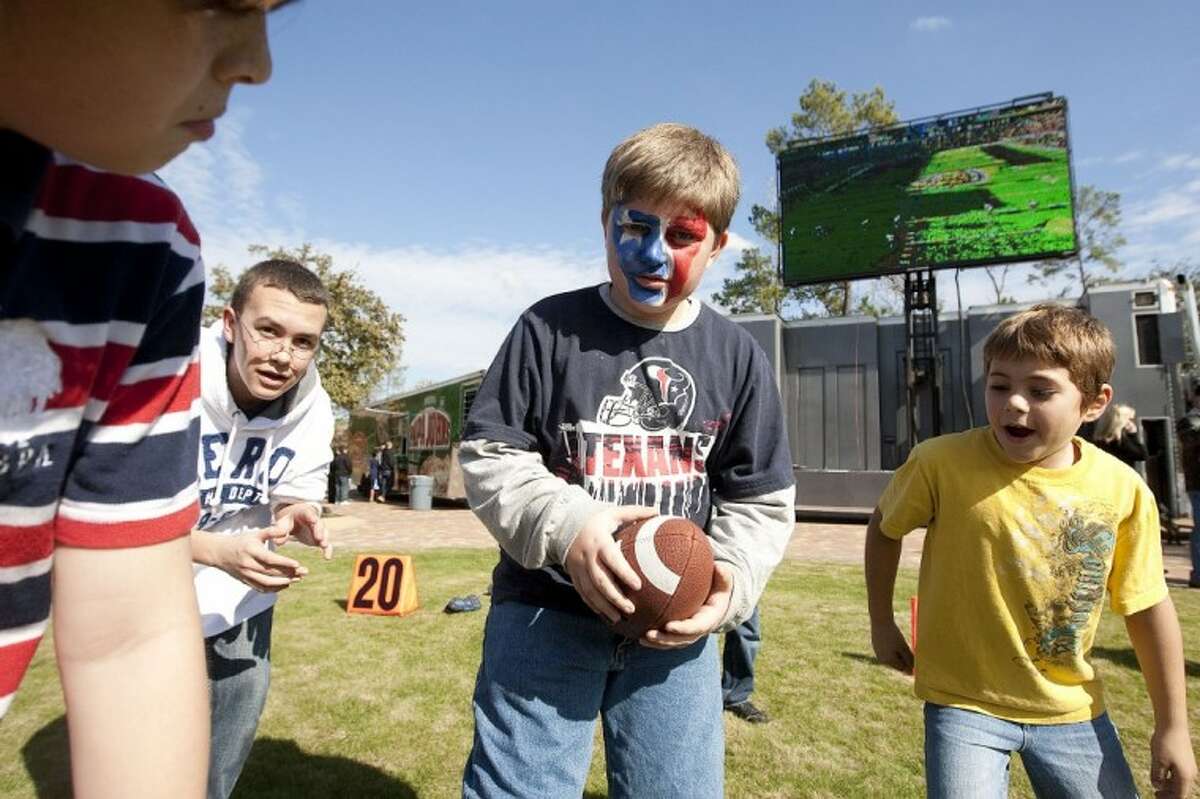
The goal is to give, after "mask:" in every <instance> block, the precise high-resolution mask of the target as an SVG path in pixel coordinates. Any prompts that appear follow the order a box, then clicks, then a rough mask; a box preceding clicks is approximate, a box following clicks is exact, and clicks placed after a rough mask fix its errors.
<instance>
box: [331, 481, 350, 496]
mask: <svg viewBox="0 0 1200 799" xmlns="http://www.w3.org/2000/svg"><path fill="white" fill-rule="evenodd" d="M335 479H336V480H337V482H336V483H334V486H333V494H334V496H333V501H334V502H345V501H346V500H348V499H350V477H349V476H346V477H338V478H335Z"/></svg>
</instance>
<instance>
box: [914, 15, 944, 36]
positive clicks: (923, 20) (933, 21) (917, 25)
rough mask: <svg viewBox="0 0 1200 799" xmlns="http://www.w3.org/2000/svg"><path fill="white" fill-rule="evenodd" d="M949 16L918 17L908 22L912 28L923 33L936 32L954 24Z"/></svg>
mask: <svg viewBox="0 0 1200 799" xmlns="http://www.w3.org/2000/svg"><path fill="white" fill-rule="evenodd" d="M953 24H954V23H952V22H951V21H950V18H949V17H917V18H916V19H914V20H913V21H912V22H910V23H909V24H908V27H909V29H910V30H914V31H919V32H921V33H934V32H936V31H940V30H944V29H945V28H949V27H951V26H952V25H953Z"/></svg>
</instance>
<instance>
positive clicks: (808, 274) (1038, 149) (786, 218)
mask: <svg viewBox="0 0 1200 799" xmlns="http://www.w3.org/2000/svg"><path fill="white" fill-rule="evenodd" d="M1067 161H1068V153H1067V150H1066V149H1065V148H1061V147H1046V146H1037V145H1032V144H1022V143H1018V142H1015V141H1000V142H995V143H991V144H983V145H971V146H966V147H958V148H954V149H950V150H942V151H940V152H936V153H934V154H933V155H932V156H931V157H923V158H912V159H909V160H906V161H899V162H890V163H888V162H879V163H866V164H859V165H855V166H851V167H849V168H847V169H845V170H841V171H839V172H837V173H834V174H829V175H826V176H822V179H821V180H819V181H813V182H812V183H811V184H810V185H807V186H804V187H803V188H801V189H800V190H798V191H795V192H793V193H792V194H791V196H789V197H785V198H784V200H783V215H782V227H781V231H782V236H783V251H784V263H785V269H786V275H787V278H788V280H789V282H804V281H808V280H812V279H817V278H819V279H821V280H836V279H838V278H842V277H853V276H859V277H861V276H869V275H872V274H885V273H888V272H894V271H901V270H903V269H905V268H909V267H918V266H932V267H938V266H954V265H957V264H965V263H980V262H991V261H997V260H1021V259H1028V258H1032V257H1036V256H1039V255H1048V254H1053V253H1065V252H1070V251H1072V250H1074V249H1075V230H1074V223H1073V219H1072V207H1071V180H1070V172H1069V169H1068V164H1067Z"/></svg>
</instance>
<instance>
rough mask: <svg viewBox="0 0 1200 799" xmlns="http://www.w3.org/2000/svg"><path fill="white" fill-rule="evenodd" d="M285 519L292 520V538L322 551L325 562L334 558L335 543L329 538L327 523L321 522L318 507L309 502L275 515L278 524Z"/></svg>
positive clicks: (287, 507)
mask: <svg viewBox="0 0 1200 799" xmlns="http://www.w3.org/2000/svg"><path fill="white" fill-rule="evenodd" d="M284 519H290V520H291V523H292V526H291V527H290V530H291V538H293V539H294V540H296V541H299V542H300V543H301V544H305V545H307V546H310V547H316V548H317V549H319V550H321V555H322V557H324V558H325V560H330V559H331V558H333V541H332V540H331V539H330V538H329V531H328V530H326V529H325V522H323V521H321V511H320V510H319V509H318V508H317V507H316V506H314V505H313V504H311V503H308V502H298V503H296V504H295V505H287V506H285V507H283V508H280V509H279V510H278V511H277V512H276V514H275V521H276V524H280V523H282V522H283V520H284Z"/></svg>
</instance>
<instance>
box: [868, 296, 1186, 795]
mask: <svg viewBox="0 0 1200 799" xmlns="http://www.w3.org/2000/svg"><path fill="white" fill-rule="evenodd" d="M983 359H984V369H985V371H986V373H987V388H986V391H987V417H988V426H987V427H982V428H978V429H976V430H968V431H967V432H964V433H955V434H952V435H945V436H940V437H938V438H934V439H931V440H930V441H926V442H923V443H921V444H919V445H918V446H917V447H915V448H914V449H913V451H912V454H911V455H909V458H908V461H907V462H906V463H905V464H904V466H903V467H901V468H900V469H899V470H897V471H896V474H895V475H894V476H893V478H892V481H891V483H889V485H888V487H887V489H886V490H885V492H884V494H883V497H882V498H881V499H880V501H879V507H878V509H876V511H875V514H874V516H873V517H872V519H871V522H870V525H869V527H868V530H867V548H866V573H867V593H868V597H869V603H870V614H871V641H872V644H873V645H874V648H875V654H876V656H877V657H878V658H879V660H880V662H882V663H884V664H886V665H889V666H892V667H893V668H896V669H898V670H900V671H903V672H906V673H913V672H914V670H915V673H916V683H915V691H916V694H917V696H919V697H920V698H922V699H923V700H925V784H926V788H927V791H928V794H929V796H930V797H933V798H934V799H939V798H940V797H962V796H972V797H996V798H997V799H1001V797H1004V796H1006V795H1007V792H1008V773H1009V759H1010V755H1011V753H1012V752H1014V751H1019V752H1020V753H1021V760H1022V762H1023V763H1024V764H1025V771H1026V772H1027V773H1028V775H1029V779H1030V781H1031V782H1032V783H1033V787H1034V790H1035V791H1036V792H1037V795H1038V796H1070V797H1080V798H1081V799H1082V798H1084V797H1097V799H1099V797H1109V796H1114V797H1115V796H1121V797H1127V796H1136V795H1137V788H1136V786H1135V785H1134V782H1133V776H1132V774H1131V773H1130V769H1129V765H1128V763H1127V762H1126V760H1125V755H1124V753H1123V752H1122V750H1121V742H1120V740H1119V739H1118V737H1117V733H1116V729H1115V728H1114V727H1113V724H1112V722H1111V721H1110V720H1109V717H1108V714H1107V713H1106V712H1105V709H1104V692H1103V688H1102V686H1101V684H1100V678H1099V675H1098V674H1097V673H1096V671H1095V669H1094V668H1093V666H1092V665H1091V663H1090V662H1089V657H1088V656H1089V654H1090V650H1091V648H1092V642H1093V641H1094V639H1095V635H1096V628H1097V626H1098V624H1099V623H1100V616H1101V614H1102V613H1103V605H1104V595H1105V593H1106V591H1107V593H1108V594H1109V595H1110V603H1111V605H1112V608H1113V610H1114V611H1116V612H1117V613H1120V614H1121V615H1122V616H1124V617H1125V626H1126V629H1127V630H1128V632H1129V639H1130V641H1131V642H1132V643H1133V648H1134V651H1135V652H1136V653H1137V660H1138V664H1139V665H1140V666H1141V669H1142V674H1143V676H1144V677H1145V679H1146V687H1147V688H1148V690H1149V694H1150V700H1151V703H1152V705H1153V707H1154V719H1155V729H1154V735H1153V737H1152V738H1151V742H1150V763H1151V765H1150V782H1151V784H1152V785H1153V786H1154V789H1155V792H1156V793H1155V795H1156V796H1162V797H1168V796H1169V797H1184V796H1187V795H1188V794H1189V792H1190V786H1191V784H1192V782H1193V780H1194V779H1195V776H1196V761H1195V758H1194V756H1193V754H1192V746H1191V740H1190V737H1189V733H1188V718H1187V706H1186V702H1185V697H1184V662H1183V647H1182V644H1181V641H1180V632H1179V622H1178V620H1177V619H1176V617H1175V608H1174V606H1173V605H1172V604H1171V599H1170V597H1168V595H1167V586H1166V584H1165V582H1164V581H1163V570H1162V549H1161V545H1160V541H1159V527H1158V509H1157V504H1156V502H1155V499H1154V495H1153V494H1152V493H1151V492H1150V489H1149V488H1147V487H1146V484H1145V482H1143V481H1142V479H1141V477H1140V476H1139V475H1138V474H1137V473H1136V472H1135V471H1133V470H1132V469H1131V468H1129V467H1128V466H1127V465H1125V464H1123V463H1121V462H1120V461H1119V460H1117V459H1116V458H1114V457H1113V456H1111V455H1109V454H1108V453H1106V452H1103V451H1101V450H1100V449H1098V448H1097V447H1095V446H1093V445H1091V444H1089V443H1088V442H1086V441H1084V440H1083V439H1081V438H1079V437H1078V436H1077V435H1076V432H1077V431H1078V430H1079V427H1080V425H1081V424H1083V423H1084V422H1089V421H1093V420H1095V419H1096V418H1097V417H1098V416H1100V414H1101V413H1102V412H1103V411H1104V407H1105V405H1107V404H1108V401H1109V400H1110V399H1111V397H1112V388H1111V387H1110V386H1109V385H1108V379H1109V376H1110V375H1111V374H1112V370H1113V363H1114V355H1113V341H1112V337H1111V335H1110V334H1109V332H1108V330H1107V329H1105V328H1104V326H1103V325H1101V324H1100V323H1099V322H1098V321H1096V320H1095V319H1094V318H1092V317H1091V316H1089V315H1088V314H1087V313H1086V312H1084V311H1082V310H1080V309H1078V308H1065V307H1061V306H1057V305H1039V306H1035V307H1033V308H1031V309H1029V310H1027V311H1023V312H1021V313H1018V314H1016V315H1015V316H1011V317H1009V318H1008V319H1006V320H1004V321H1003V322H1001V323H1000V325H999V326H998V327H997V328H996V329H995V330H994V331H993V332H992V334H991V335H990V336H989V337H988V339H987V341H986V342H985V344H984V348H983ZM917 527H928V532H927V533H926V536H925V545H924V554H923V557H922V558H921V578H920V585H919V591H918V593H919V595H920V598H921V604H920V616H919V623H920V626H919V631H920V632H919V640H920V646H919V647H918V648H917V653H916V658H915V659H914V657H913V653H912V650H911V649H910V648H909V646H908V643H907V642H906V641H905V640H904V636H903V634H902V633H901V632H900V630H899V629H898V628H897V626H896V623H895V620H894V618H893V611H892V592H893V588H894V586H895V578H896V566H897V563H898V561H899V557H900V539H901V537H903V536H904V535H905V534H906V533H908V532H909V531H910V530H913V529H915V528H917Z"/></svg>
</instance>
